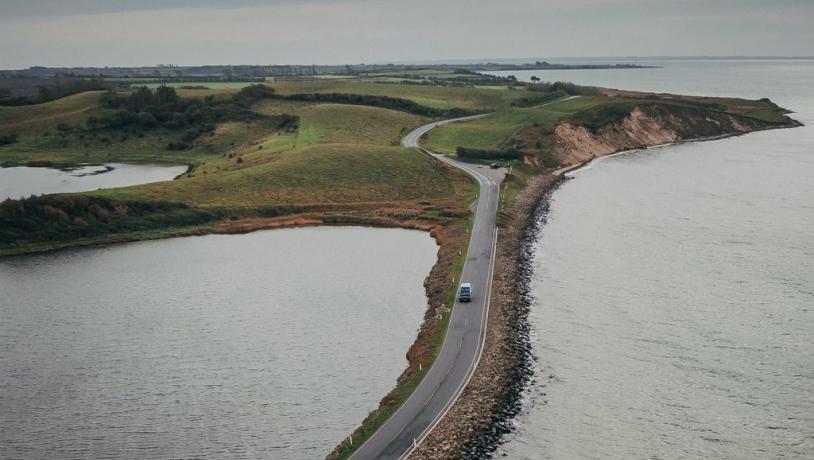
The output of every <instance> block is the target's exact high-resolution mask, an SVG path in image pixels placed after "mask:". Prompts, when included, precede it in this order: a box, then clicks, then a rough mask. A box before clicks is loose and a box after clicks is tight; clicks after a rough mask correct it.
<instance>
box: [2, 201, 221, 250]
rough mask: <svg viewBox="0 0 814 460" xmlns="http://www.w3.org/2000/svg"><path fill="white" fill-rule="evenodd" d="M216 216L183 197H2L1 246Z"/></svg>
mask: <svg viewBox="0 0 814 460" xmlns="http://www.w3.org/2000/svg"><path fill="white" fill-rule="evenodd" d="M216 217H217V216H215V215H214V214H212V213H209V212H205V211H199V210H195V209H190V208H188V207H187V206H185V205H182V204H178V203H163V202H142V201H127V202H123V201H115V200H110V199H107V198H101V197H92V196H85V195H43V196H32V197H30V198H25V199H22V200H11V199H8V200H5V201H3V202H2V203H0V246H11V245H14V244H20V243H43V242H52V241H67V240H72V239H77V238H88V237H98V236H103V235H108V234H116V233H124V232H133V231H142V230H154V229H162V228H168V227H184V226H193V225H201V224H205V223H207V222H210V221H212V220H213V219H215V218H216Z"/></svg>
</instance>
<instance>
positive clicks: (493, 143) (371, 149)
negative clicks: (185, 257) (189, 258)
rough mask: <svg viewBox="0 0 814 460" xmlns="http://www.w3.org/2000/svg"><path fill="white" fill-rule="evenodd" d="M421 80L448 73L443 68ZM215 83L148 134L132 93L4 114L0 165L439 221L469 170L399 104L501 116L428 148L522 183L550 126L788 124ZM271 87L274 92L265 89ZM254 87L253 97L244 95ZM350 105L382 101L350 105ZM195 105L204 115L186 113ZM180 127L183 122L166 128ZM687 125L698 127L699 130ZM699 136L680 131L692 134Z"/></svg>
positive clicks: (687, 110) (193, 194) (747, 107)
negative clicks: (516, 175) (634, 121)
mask: <svg viewBox="0 0 814 460" xmlns="http://www.w3.org/2000/svg"><path fill="white" fill-rule="evenodd" d="M419 73H420V74H422V75H426V76H432V77H437V76H439V75H440V72H439V71H437V70H433V71H419ZM449 75H455V74H449ZM381 77H383V78H390V76H389V75H388V73H387V72H382V73H381ZM156 85H157V84H156ZM177 85H182V84H181V83H178V84H177ZM183 85H186V83H184V84H183ZM240 85H243V84H240ZM219 86H220V87H218V88H212V89H179V90H177V97H175V96H173V97H174V99H172V101H173V102H171V104H175V105H172V106H167V107H168V108H166V109H162V110H169V112H164V113H170V114H171V115H172V117H173V118H172V119H168V118H166V117H165V118H163V120H165V121H164V122H162V123H165V124H155V123H153V124H151V125H145V126H147V127H145V126H142V125H128V124H127V123H136V121H133V120H135V119H136V118H137V117H136V115H138V114H139V113H138V110H139V109H138V108H134V107H130V108H129V109H126V110H125V109H121V107H122V106H121V105H116V104H112V105H111V104H110V103H109V100H110V97H116V98H118V99H117V100H122V98H128V97H130V96H128V95H127V94H123V95H118V96H116V95H115V94H113V95H112V96H111V95H108V96H105V97H106V98H107V99H105V100H107V101H108V102H106V103H103V101H102V99H103V98H102V96H103V95H104V94H105V93H103V92H98V91H97V92H86V93H80V94H76V95H73V96H69V97H65V98H62V99H58V100H54V101H51V102H47V103H43V104H37V105H30V106H20V107H0V136H4V138H5V139H14V140H13V141H12V142H10V143H8V142H7V143H6V145H0V164H5V165H13V164H26V163H28V162H32V161H34V162H39V163H46V162H50V163H52V164H77V163H102V162H111V161H119V162H164V163H173V164H179V163H180V164H188V165H190V166H191V167H192V169H191V171H190V172H189V173H187V174H186V175H185V176H183V177H182V178H180V179H178V180H175V181H170V182H164V183H156V184H147V185H141V186H135V187H128V188H122V189H113V190H103V191H97V192H93V193H90V194H88V195H93V196H96V197H100V198H102V199H111V200H120V201H126V202H148V203H155V202H173V203H179V204H181V205H184V206H187V207H188V208H190V209H195V210H207V212H214V213H215V214H213V215H216V216H220V217H218V219H224V218H226V217H227V216H231V217H229V218H230V219H231V218H235V217H236V216H235V215H234V213H238V216H237V217H241V218H242V217H243V216H252V215H265V214H263V213H266V211H265V210H267V209H269V208H275V207H276V208H280V209H282V208H286V209H287V211H285V212H287V213H291V212H296V210H297V209H311V210H314V209H318V210H321V211H319V212H328V211H327V209H329V208H330V207H331V206H337V205H341V206H343V207H344V208H343V209H354V206H356V207H358V209H357V210H354V211H349V212H350V213H351V214H352V215H353V216H354V217H353V218H354V219H356V218H361V217H360V216H367V218H373V217H375V218H377V219H391V220H392V219H396V220H399V219H401V220H407V219H410V220H417V221H428V222H438V221H443V222H446V220H444V219H439V216H442V214H443V213H441V212H439V209H453V208H455V209H459V210H460V209H463V206H464V205H465V203H466V202H467V200H469V199H470V198H471V196H472V193H473V190H474V188H473V184H472V183H471V181H470V180H469V179H468V178H467V177H466V176H464V175H463V173H461V172H458V171H456V170H452V169H450V168H448V167H444V166H441V165H440V164H439V163H437V162H435V161H432V160H431V159H430V158H429V157H426V156H424V155H423V154H421V153H419V152H417V151H413V150H409V149H404V148H402V147H401V146H400V140H401V138H402V137H403V136H404V135H405V134H406V133H408V132H409V131H410V130H412V129H414V128H416V127H418V126H420V125H422V124H424V123H426V122H428V121H429V119H428V118H426V117H422V116H418V115H415V114H412V113H408V112H406V111H401V110H411V111H413V112H418V113H433V112H432V111H429V112H428V111H426V110H423V109H422V107H414V106H413V107H408V106H405V105H404V104H402V105H399V103H398V99H406V100H410V101H413V102H415V103H416V104H419V105H420V106H424V108H426V107H431V108H434V109H444V110H448V109H463V110H465V111H468V112H470V113H473V112H474V113H489V112H493V113H491V114H490V115H488V116H486V117H483V118H479V119H475V120H471V121H468V122H459V123H452V124H448V125H445V126H443V127H441V128H438V129H435V130H433V131H431V132H430V134H429V135H428V137H427V138H426V139H425V143H426V145H427V146H428V147H429V148H431V149H432V150H435V151H438V152H442V153H445V154H450V155H454V154H455V151H456V149H457V148H458V147H466V148H469V149H479V150H483V151H490V150H495V151H507V150H513V149H516V148H519V149H521V150H522V151H523V155H525V157H523V159H524V160H526V163H528V166H529V168H531V169H529V170H528V171H525V173H524V174H534V173H535V172H539V171H537V170H535V169H534V168H541V167H553V166H555V165H556V158H555V157H554V156H552V145H553V130H554V128H555V127H556V126H557V125H558V124H559V123H562V122H566V121H567V122H569V123H574V124H578V125H582V126H585V127H586V128H588V129H592V130H596V129H599V128H601V127H603V126H606V125H608V124H609V123H613V122H616V121H619V120H620V119H621V118H620V117H624V116H626V115H627V114H628V113H629V112H630V110H632V108H633V107H634V106H637V105H641V104H644V105H647V106H650V107H654V108H653V109H652V110H655V111H656V112H658V113H661V114H662V115H668V116H673V115H672V114H675V115H676V116H675V117H678V118H681V117H683V118H682V120H684V121H685V122H686V121H688V120H689V121H692V120H690V118H692V117H698V116H700V115H699V114H703V116H705V117H708V116H714V117H719V118H720V120H722V121H723V122H727V119H726V118H725V116H722V115H721V114H722V113H723V111H728V112H727V113H729V112H731V113H733V114H737V116H742V117H748V118H749V119H751V120H757V121H760V122H765V123H781V122H784V121H785V120H786V119H785V117H784V116H783V115H782V111H780V110H779V109H778V108H777V107H776V106H774V105H773V104H771V103H768V102H765V101H741V100H738V99H715V98H688V97H680V96H675V97H666V98H660V99H659V98H654V97H653V96H649V95H642V96H637V97H638V98H636V97H628V96H625V97H610V96H606V95H585V96H581V97H578V98H576V99H570V100H561V101H557V102H553V103H550V104H546V105H544V106H539V107H536V108H520V107H516V106H515V105H514V103H518V102H521V103H523V104H528V101H529V100H531V101H534V100H545V98H546V94H547V93H546V92H545V91H546V90H545V89H544V88H545V87H536V88H534V89H535V91H531V90H529V89H528V88H527V87H524V86H518V87H512V88H513V89H509V88H508V87H506V86H500V87H489V88H479V87H474V86H458V85H456V86H450V85H444V84H422V85H415V84H393V83H377V82H373V81H370V78H369V77H368V78H365V79H362V78H358V77H353V78H349V79H321V80H318V79H302V80H286V81H281V82H276V83H269V84H268V85H267V86H265V87H264V86H258V87H253V88H245V89H242V90H241V89H239V88H238V87H235V85H234V84H231V83H224V84H222V85H219ZM238 86H239V85H238ZM269 87H270V88H274V89H275V91H276V92H277V94H269V91H268V90H267V89H265V90H264V89H263V88H269ZM549 91H553V90H549ZM557 91H560V93H558V94H563V93H562V91H561V90H557ZM253 92H254V93H256V94H258V95H257V96H252V97H251V98H250V99H246V97H247V95H249V94H252V93H253ZM136 93H138V91H136ZM310 93H337V94H350V95H371V96H386V98H379V99H361V98H358V99H353V98H333V99H330V100H332V101H340V102H342V103H336V102H331V103H328V102H317V101H313V100H311V101H301V100H288V99H281V98H279V97H278V96H279V95H283V96H286V95H292V94H310ZM155 94H156V95H157V94H158V91H155ZM593 94H595V92H594V93H593ZM549 95H550V94H549ZM156 97H157V96H156ZM179 98H180V99H179ZM388 98H389V99H388ZM521 100H522V101H521ZM193 101H197V102H193ZM247 101H248V102H247ZM344 101H347V102H350V101H353V102H358V103H369V104H377V105H378V106H371V105H352V104H349V103H345V102H344ZM128 103H129V102H128ZM381 106H387V107H395V108H398V109H400V110H394V109H390V108H383V107H381ZM117 107H118V108H117ZM147 107H149V106H147ZM179 107H180V108H179ZM190 107H191V108H193V109H194V110H197V111H198V112H194V113H193V112H190V113H187V112H185V110H187V109H188V108H190ZM122 110H124V112H122ZM127 110H131V112H129V113H130V116H131V118H130V120H131V121H127V122H124V123H125V124H115V125H112V124H105V125H103V126H101V127H99V126H98V120H99V119H104V120H112V119H114V118H115V117H114V116H116V115H122V113H127V112H126V111H127ZM200 111H204V112H208V113H210V115H212V114H218V116H219V117H226V118H225V119H224V118H212V116H206V117H203V118H201V115H206V113H203V114H202V113H200ZM659 111H660V112H659ZM156 113H157V112H156ZM654 113H655V112H654ZM145 115H150V114H149V113H147V114H145ZM284 115H288V116H289V117H288V119H290V120H295V121H294V122H293V124H288V125H286V124H285V123H283V124H281V122H280V120H285V119H286V117H284ZM187 116H191V117H197V118H195V119H196V120H198V121H195V122H194V123H193V122H190V121H184V122H183V123H180V121H183V120H182V118H183V117H187ZM111 117H112V118H111ZM133 117H136V118H133ZM675 117H674V118H675ZM688 117H689V118H688ZM678 118H676V119H678ZM176 119H177V120H179V123H180V124H179V123H174V124H173V123H169V122H170V121H175V120H176ZM201 120H204V121H201ZM218 120H219V121H218ZM91 121H92V122H94V123H90V122H91ZM757 121H756V122H757ZM190 123H191V124H190ZM92 125H93V126H92ZM685 125H687V126H690V127H691V125H692V123H689V124H687V123H685ZM692 134H693V133H684V134H682V135H685V137H691V136H692ZM700 134H707V133H706V132H700ZM179 145H180V147H179ZM487 153H489V152H487ZM529 160H530V161H529ZM482 161H488V160H482ZM184 212H186V211H184ZM181 214H183V213H181ZM452 214H454V215H458V214H460V212H459V211H454V212H452ZM464 214H465V213H464ZM85 215H88V214H87V212H86V213H85V214H83V216H85ZM148 217H149V216H148ZM347 217H348V216H347V215H346V216H345V217H344V218H347ZM83 219H84V218H83ZM453 220H454V219H453ZM157 225H158V224H157ZM15 244H16V243H15Z"/></svg>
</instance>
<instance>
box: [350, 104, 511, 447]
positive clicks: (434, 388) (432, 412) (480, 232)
mask: <svg viewBox="0 0 814 460" xmlns="http://www.w3.org/2000/svg"><path fill="white" fill-rule="evenodd" d="M479 116H483V115H477V116H474V117H464V118H457V119H452V120H445V121H441V122H436V123H430V124H427V125H424V126H422V127H420V128H418V129H416V130H415V131H413V132H411V133H410V134H408V135H407V136H405V137H404V139H403V140H402V144H403V145H404V146H405V147H418V141H419V139H420V138H421V136H422V135H424V134H425V133H426V132H428V131H429V130H431V129H433V128H435V127H437V126H440V125H443V124H447V123H452V122H455V121H462V120H467V119H472V118H477V117H479ZM427 153H429V154H430V155H433V156H434V157H435V158H437V159H438V160H439V161H443V162H444V163H447V164H449V165H451V166H454V167H456V168H459V169H461V170H463V171H465V172H466V173H467V174H469V175H470V176H472V177H473V178H475V180H477V181H478V184H480V193H479V196H478V200H477V205H476V209H475V220H474V225H473V228H472V236H471V238H470V241H469V249H468V250H467V254H466V261H465V263H464V267H463V274H462V279H461V280H456V281H457V282H458V284H459V285H460V282H469V283H472V301H471V302H470V303H459V302H457V300H456V303H455V306H454V307H453V309H452V318H451V319H450V323H449V328H448V330H447V335H446V338H445V339H444V344H443V346H442V347H441V352H440V353H439V355H438V356H437V357H436V359H435V363H434V364H433V365H432V368H430V370H429V372H427V375H425V376H424V379H423V380H422V381H421V383H420V384H419V386H418V388H416V389H415V391H414V392H413V394H412V396H410V398H409V399H408V400H407V401H405V403H404V404H403V405H402V406H401V408H399V410H398V411H397V412H396V413H395V414H393V416H391V417H390V419H389V420H387V422H385V424H384V425H382V426H381V428H379V430H378V431H376V433H374V434H373V436H372V437H371V438H370V439H368V441H367V442H366V443H365V444H364V445H362V447H360V448H359V450H357V451H356V452H355V453H354V455H353V456H352V457H351V458H352V459H356V460H362V459H399V458H404V457H406V456H407V455H409V454H410V452H412V450H413V448H414V447H415V445H416V444H418V443H420V442H421V440H422V439H423V438H424V436H426V434H427V433H429V431H430V430H431V429H432V428H433V427H434V426H435V424H436V423H437V422H438V421H439V420H440V419H441V418H442V416H443V415H444V414H445V413H446V411H447V409H448V408H449V407H450V406H451V405H452V403H453V402H454V401H455V399H457V397H458V394H459V393H460V392H461V390H462V389H463V387H464V386H465V385H466V383H467V382H468V381H469V377H470V376H471V374H472V371H473V370H474V368H475V366H476V364H477V361H478V360H479V359H480V354H481V350H482V347H483V339H484V336H485V333H486V317H487V313H488V309H489V294H490V292H491V287H492V286H491V284H492V283H491V280H492V272H493V269H494V253H495V242H496V239H497V227H496V225H495V213H496V212H497V206H498V197H499V190H500V181H501V180H502V179H503V175H504V171H503V170H502V169H490V168H488V167H486V166H475V165H472V164H467V163H462V162H459V161H455V160H452V159H450V158H447V157H444V156H442V155H438V154H435V153H432V152H427Z"/></svg>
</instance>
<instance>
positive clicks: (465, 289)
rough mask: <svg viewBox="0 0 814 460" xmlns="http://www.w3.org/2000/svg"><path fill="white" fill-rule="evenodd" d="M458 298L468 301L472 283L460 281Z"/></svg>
mask: <svg viewBox="0 0 814 460" xmlns="http://www.w3.org/2000/svg"><path fill="white" fill-rule="evenodd" d="M458 300H459V301H460V302H469V301H471V300H472V285H471V284H469V283H461V289H459V290H458Z"/></svg>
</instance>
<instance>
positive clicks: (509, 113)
mask: <svg viewBox="0 0 814 460" xmlns="http://www.w3.org/2000/svg"><path fill="white" fill-rule="evenodd" d="M606 102H608V98H606V97H604V96H584V97H580V98H577V99H571V100H566V101H561V102H555V103H552V104H550V105H546V106H544V107H539V108H528V109H525V108H509V109H503V110H499V111H497V112H495V113H493V114H491V115H488V116H485V117H482V118H477V119H474V120H470V121H464V122H458V123H450V124H447V125H444V126H441V127H439V128H436V129H434V130H432V131H430V133H429V134H428V136H427V138H426V142H425V144H426V145H427V147H429V148H430V149H431V150H433V151H436V152H439V153H445V154H448V155H454V154H455V149H456V148H458V147H469V148H476V149H485V150H503V149H507V148H511V147H512V142H511V141H512V138H513V136H514V135H515V134H517V133H518V132H519V131H521V130H522V129H525V128H527V127H529V126H534V125H541V126H544V127H548V128H550V129H553V128H554V126H556V125H557V124H558V123H559V122H561V121H562V120H563V119H565V118H566V117H568V116H571V115H573V114H575V113H577V112H579V111H581V110H586V109H589V108H591V107H595V106H597V105H600V104H602V103H606Z"/></svg>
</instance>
